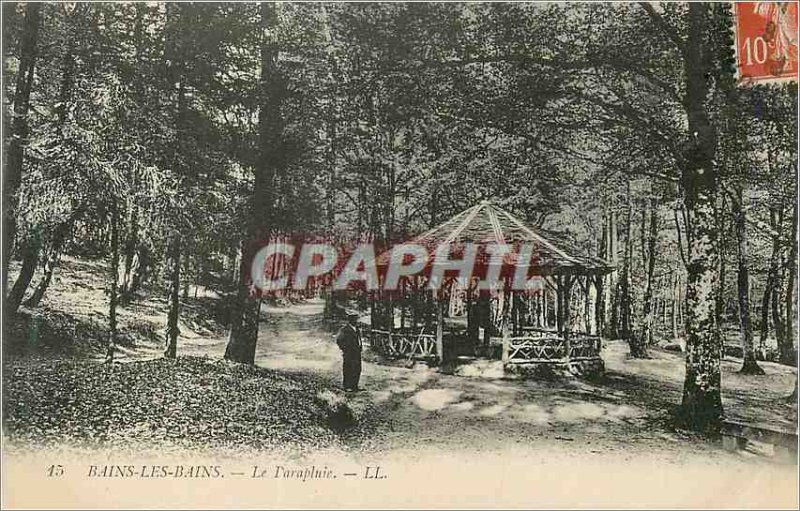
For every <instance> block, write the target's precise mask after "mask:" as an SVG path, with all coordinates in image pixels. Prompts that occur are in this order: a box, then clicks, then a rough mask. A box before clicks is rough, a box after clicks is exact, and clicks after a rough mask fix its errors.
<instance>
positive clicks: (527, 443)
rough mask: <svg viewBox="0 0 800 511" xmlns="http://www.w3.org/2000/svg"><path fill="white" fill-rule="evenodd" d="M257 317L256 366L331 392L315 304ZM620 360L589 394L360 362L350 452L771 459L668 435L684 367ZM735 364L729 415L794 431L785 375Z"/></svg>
mask: <svg viewBox="0 0 800 511" xmlns="http://www.w3.org/2000/svg"><path fill="white" fill-rule="evenodd" d="M265 312H266V321H265V323H263V324H262V328H261V334H260V336H259V343H258V347H257V351H256V364H258V365H260V366H263V367H268V368H272V369H280V370H283V371H292V372H313V373H314V374H316V375H323V376H325V377H328V378H330V379H331V381H332V383H334V384H335V385H337V386H338V385H339V382H340V378H341V355H340V354H339V350H338V348H337V347H336V345H335V343H334V342H333V334H332V332H331V331H330V329H329V328H326V324H325V322H324V321H323V319H322V303H321V302H315V301H312V302H308V303H305V304H299V305H293V306H290V307H284V308H278V307H270V308H267V309H266V310H265ZM224 349H225V342H224V340H210V341H209V340H202V339H198V340H193V341H189V342H188V343H184V344H183V346H182V348H181V352H182V353H184V354H189V355H208V356H210V357H221V356H222V355H223V353H224ZM626 353H627V347H626V346H625V345H624V344H623V343H620V342H610V343H608V345H607V346H606V347H605V349H604V353H603V356H604V359H605V361H606V365H607V376H606V378H605V379H604V380H603V381H602V382H599V383H591V382H586V381H581V380H570V381H557V382H541V381H531V380H508V379H505V378H503V377H502V375H501V374H495V376H494V377H491V376H489V377H461V376H451V375H444V374H440V373H438V372H437V371H436V370H435V369H432V368H428V367H426V366H424V365H420V364H417V365H416V366H415V367H413V368H408V367H402V366H390V365H384V364H378V363H375V362H373V361H371V360H370V359H371V355H370V354H369V352H368V351H367V352H365V356H364V358H365V363H364V367H363V375H362V384H363V386H364V387H365V388H366V391H365V392H363V393H359V394H357V395H355V396H352V397H349V398H348V399H349V401H350V404H351V406H352V407H353V408H354V409H355V410H356V411H357V412H358V411H364V410H367V409H368V410H369V412H368V413H369V417H368V419H369V420H372V421H374V422H375V424H376V428H375V430H374V432H373V434H371V435H369V436H367V437H365V438H362V439H360V442H359V446H360V448H362V449H363V450H365V451H369V452H376V451H378V452H385V453H398V452H404V453H413V452H419V451H420V450H423V451H425V450H432V451H452V450H454V449H455V450H459V451H461V450H465V449H466V450H469V451H481V450H483V451H498V450H500V451H502V450H505V449H513V450H515V452H518V451H528V450H529V451H531V454H532V455H533V454H534V453H538V455H539V456H541V454H542V453H543V452H548V453H551V454H552V453H554V452H555V453H557V455H558V456H567V457H573V456H578V457H582V456H585V455H587V454H589V455H594V456H599V457H614V458H623V459H633V458H636V457H639V456H647V457H648V458H649V459H653V458H660V459H662V460H665V461H668V462H683V461H691V460H695V461H702V462H710V461H711V462H727V461H732V460H739V461H746V460H750V461H757V460H760V461H764V460H767V459H770V458H765V457H764V456H763V454H764V452H761V453H758V452H742V453H737V454H730V453H728V452H725V451H723V450H722V449H721V448H720V447H719V445H718V444H715V443H712V442H708V441H705V440H702V439H698V438H693V437H687V436H686V435H683V434H681V433H679V432H674V431H672V430H671V428H670V427H669V426H668V424H669V410H670V408H671V407H672V406H674V404H675V403H677V402H679V401H680V390H681V383H682V364H683V362H682V356H681V355H680V354H676V353H669V352H665V351H663V350H654V352H653V358H652V359H651V360H627V359H626ZM737 364H738V362H737V361H735V360H733V359H731V360H726V361H725V363H724V364H723V365H724V372H725V375H724V378H725V385H726V392H725V396H724V401H725V406H726V412H727V413H728V415H729V416H738V417H745V418H751V419H757V420H759V421H760V422H765V421H768V422H772V423H782V424H785V425H792V424H796V409H795V408H794V407H793V406H790V405H787V404H786V403H785V401H784V400H783V397H784V396H786V395H788V394H789V393H790V392H791V388H792V385H793V384H794V372H793V371H792V370H791V368H787V367H784V366H779V365H777V364H770V363H767V364H763V366H764V369H765V370H766V372H767V375H766V376H763V377H743V376H739V375H738V374H735V371H736V370H737V369H738V366H737ZM551 454H548V456H550V455H551Z"/></svg>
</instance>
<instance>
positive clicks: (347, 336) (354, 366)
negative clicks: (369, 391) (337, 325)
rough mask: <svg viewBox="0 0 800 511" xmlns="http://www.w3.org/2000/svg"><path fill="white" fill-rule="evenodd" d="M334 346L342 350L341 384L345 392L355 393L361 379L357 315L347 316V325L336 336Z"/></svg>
mask: <svg viewBox="0 0 800 511" xmlns="http://www.w3.org/2000/svg"><path fill="white" fill-rule="evenodd" d="M336 344H337V345H338V346H339V349H340V350H342V373H343V374H342V380H343V381H342V383H343V385H342V386H343V387H344V390H345V392H356V391H358V390H361V389H359V388H358V380H359V378H361V334H360V333H359V331H358V315H357V314H352V313H350V314H348V315H347V324H345V325H344V326H343V327H342V328H341V329H339V333H338V334H336Z"/></svg>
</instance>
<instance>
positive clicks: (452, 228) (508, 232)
mask: <svg viewBox="0 0 800 511" xmlns="http://www.w3.org/2000/svg"><path fill="white" fill-rule="evenodd" d="M548 238H549V239H548ZM411 243H414V244H417V245H422V246H424V247H426V248H427V249H428V250H429V253H430V254H431V255H432V256H433V254H434V251H435V250H436V247H437V246H439V245H441V244H451V245H459V244H463V243H474V244H478V245H489V244H499V245H511V246H516V245H520V244H531V245H533V247H534V259H533V260H534V261H535V262H534V263H533V264H532V266H533V267H532V270H533V272H534V273H535V274H540V275H553V274H562V273H571V274H602V273H608V272H610V271H612V270H613V267H612V266H610V265H609V264H608V263H607V262H606V261H604V260H603V259H601V258H598V257H594V256H591V255H588V254H584V253H580V252H579V251H578V250H576V249H575V248H573V247H570V246H569V244H568V243H566V242H564V241H563V240H558V241H556V240H555V239H554V237H553V236H552V235H550V234H548V237H547V238H545V236H543V235H542V234H540V233H538V232H536V231H535V230H534V229H533V228H531V227H529V226H528V225H526V224H525V223H524V222H522V221H521V220H520V219H518V218H517V217H515V216H514V215H512V214H511V213H509V212H508V211H506V210H504V209H502V208H500V207H498V206H496V205H494V204H492V203H491V202H490V201H482V202H481V203H479V204H477V205H475V206H473V207H471V208H469V209H466V210H464V211H462V212H461V213H458V214H457V215H455V216H454V217H452V218H451V219H449V220H447V221H446V222H444V223H442V224H439V225H437V226H436V227H434V228H432V229H430V230H428V231H427V232H425V233H423V234H421V235H419V236H417V237H416V238H414V239H413V240H412V241H411ZM390 259H391V251H387V252H384V253H383V254H381V255H380V256H379V257H378V261H377V262H378V265H381V266H383V265H386V264H388V263H389V261H390Z"/></svg>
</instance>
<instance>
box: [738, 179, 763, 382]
mask: <svg viewBox="0 0 800 511" xmlns="http://www.w3.org/2000/svg"><path fill="white" fill-rule="evenodd" d="M736 192H737V196H736V197H735V198H734V199H733V200H731V207H732V208H733V215H734V220H735V223H736V247H737V261H738V276H737V291H738V295H739V301H738V303H739V335H740V336H741V339H742V358H743V359H744V360H743V363H742V369H741V370H740V371H739V372H740V373H742V374H764V370H763V369H761V367H759V365H758V362H756V353H755V347H754V346H753V327H752V325H751V323H750V275H749V270H748V267H747V265H748V257H747V225H746V223H745V212H744V206H743V204H742V199H743V197H742V189H741V188H739V189H737V190H736Z"/></svg>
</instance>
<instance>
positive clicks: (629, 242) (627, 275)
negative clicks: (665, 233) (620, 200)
mask: <svg viewBox="0 0 800 511" xmlns="http://www.w3.org/2000/svg"><path fill="white" fill-rule="evenodd" d="M625 215H626V221H625V256H624V258H623V259H622V272H621V273H620V276H619V288H620V293H619V308H620V312H619V314H620V332H619V334H620V336H621V337H622V338H623V339H625V340H626V341H628V346H629V347H630V356H631V357H633V358H647V357H648V354H647V344H646V343H645V342H644V339H643V338H642V337H640V336H637V335H636V333H635V332H634V328H633V304H632V303H631V302H632V297H631V263H632V259H633V232H632V227H633V225H632V224H633V199H632V197H631V184H630V182H628V205H627V209H626V213H625Z"/></svg>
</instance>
